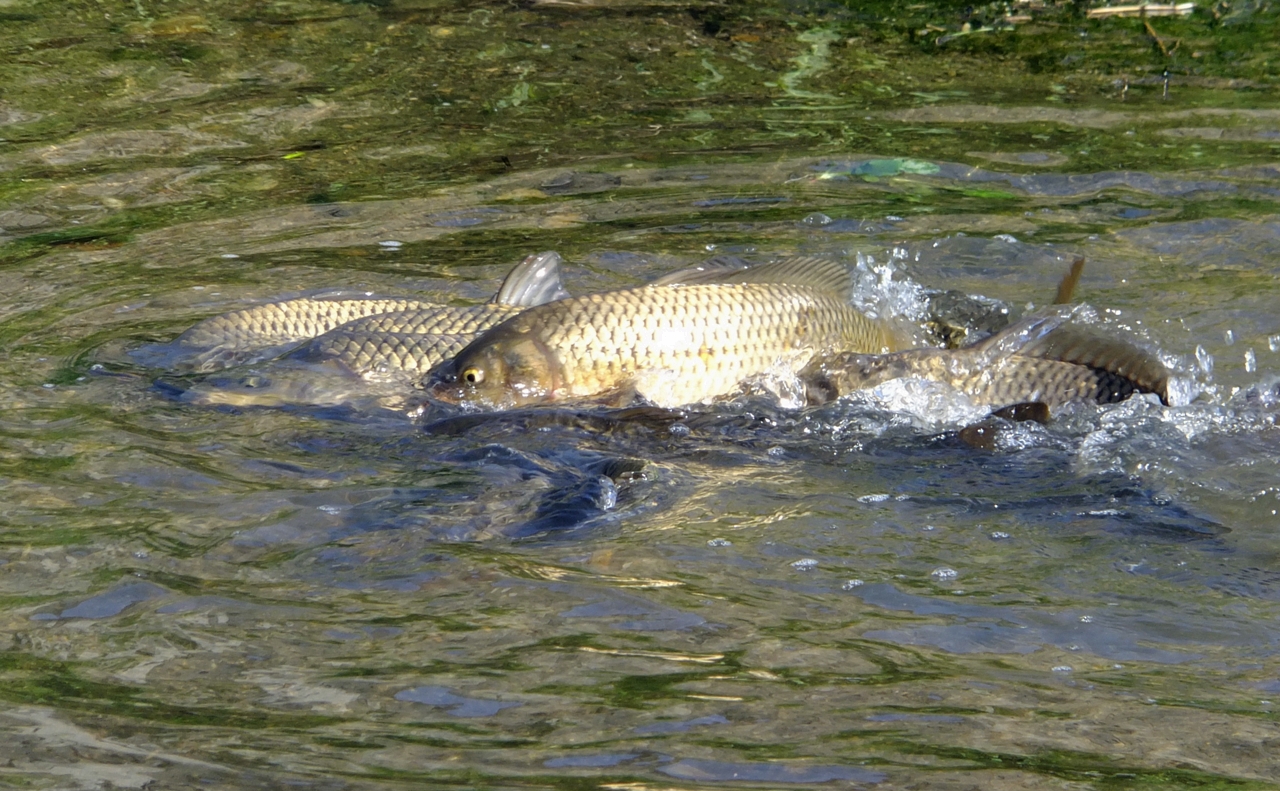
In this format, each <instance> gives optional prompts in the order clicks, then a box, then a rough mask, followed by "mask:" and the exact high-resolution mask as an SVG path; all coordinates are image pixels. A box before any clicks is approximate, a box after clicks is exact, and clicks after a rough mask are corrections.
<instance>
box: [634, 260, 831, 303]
mask: <svg viewBox="0 0 1280 791" xmlns="http://www.w3.org/2000/svg"><path fill="white" fill-rule="evenodd" d="M705 283H775V284H779V285H788V286H808V287H809V288H815V289H818V290H820V291H826V292H829V293H832V294H835V295H837V296H839V297H840V298H842V299H848V298H849V297H850V296H851V295H852V294H853V277H852V276H851V275H850V274H849V267H847V266H845V265H844V263H842V262H841V261H839V260H838V259H835V258H826V257H820V256H798V257H794V258H784V259H782V260H781V261H772V262H770V263H767V264H757V265H756V266H752V267H748V268H746V269H739V268H736V267H733V266H729V265H721V264H716V263H708V264H704V265H703V266H702V267H694V268H692V269H685V270H681V271H680V272H673V273H671V274H670V275H665V276H663V277H660V278H658V279H657V280H655V281H654V282H653V283H651V284H650V285H653V286H688V285H701V284H705Z"/></svg>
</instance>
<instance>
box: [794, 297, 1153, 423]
mask: <svg viewBox="0 0 1280 791" xmlns="http://www.w3.org/2000/svg"><path fill="white" fill-rule="evenodd" d="M1077 312H1078V310H1077V309H1074V308H1067V307H1055V308H1051V309H1049V310H1047V311H1045V312H1042V313H1039V314H1035V315H1032V316H1028V317H1026V318H1024V319H1022V320H1021V321H1019V322H1016V323H1014V324H1012V325H1010V326H1009V327H1007V328H1005V329H1004V330H1002V331H1000V332H999V333H996V334H995V335H992V336H991V337H989V338H986V339H984V340H981V341H979V342H977V343H975V344H972V345H970V346H965V347H962V348H959V349H911V350H909V351H902V352H897V353H895V354H884V355H869V354H850V353H838V354H829V355H824V356H822V357H819V358H816V359H814V360H813V361H812V362H811V363H810V364H809V365H808V366H807V367H806V368H805V369H804V370H803V371H801V373H800V378H801V380H802V381H803V382H804V383H805V386H806V391H807V393H808V397H809V401H810V402H811V403H823V402H825V401H829V400H831V399H833V398H837V397H839V396H843V395H848V394H849V393H852V392H854V391H857V390H864V389H869V388H873V387H876V386H878V385H881V384H883V383H885V382H888V381H890V380H893V379H903V378H913V379H925V380H929V381H934V382H940V383H943V384H946V385H948V386H950V387H952V388H954V389H956V390H958V391H960V392H961V393H963V394H964V395H965V396H967V397H968V398H969V400H970V401H972V402H973V403H974V405H976V406H989V407H991V408H992V409H1000V408H1003V407H1008V406H1012V405H1014V404H1026V403H1040V404H1044V405H1045V406H1047V407H1049V408H1056V407H1059V406H1062V405H1063V404H1066V403H1068V402H1072V401H1082V402H1090V403H1096V404H1111V403H1116V402H1118V401H1123V400H1124V399H1126V398H1128V397H1129V396H1131V395H1133V394H1134V393H1155V394H1156V395H1157V396H1159V398H1160V400H1161V402H1163V403H1165V404H1168V403H1169V370H1168V369H1167V368H1166V367H1165V366H1164V364H1163V363H1161V362H1160V361H1159V360H1158V359H1157V358H1156V357H1155V355H1153V354H1151V353H1150V352H1148V351H1146V350H1144V349H1140V348H1138V347H1137V346H1135V345H1133V344H1132V343H1129V342H1127V341H1124V340H1121V339H1118V338H1109V337H1104V336H1102V335H1099V334H1097V333H1095V332H1092V331H1090V330H1087V329H1085V328H1083V327H1082V326H1080V325H1079V324H1073V323H1071V319H1072V317H1073V316H1074V315H1075V314H1076V313H1077Z"/></svg>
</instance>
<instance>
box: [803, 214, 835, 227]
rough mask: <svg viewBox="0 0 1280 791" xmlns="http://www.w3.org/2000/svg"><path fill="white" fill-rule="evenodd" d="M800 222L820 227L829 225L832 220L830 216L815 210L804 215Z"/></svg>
mask: <svg viewBox="0 0 1280 791" xmlns="http://www.w3.org/2000/svg"><path fill="white" fill-rule="evenodd" d="M800 222H802V223H804V224H805V225H809V226H813V227H818V228H820V227H822V226H824V225H830V224H831V223H832V222H833V221H832V219H831V218H830V217H828V216H827V215H825V214H823V213H822V212H820V211H815V212H813V213H812V214H809V215H808V216H806V217H805V218H804V219H803V220H801V221H800Z"/></svg>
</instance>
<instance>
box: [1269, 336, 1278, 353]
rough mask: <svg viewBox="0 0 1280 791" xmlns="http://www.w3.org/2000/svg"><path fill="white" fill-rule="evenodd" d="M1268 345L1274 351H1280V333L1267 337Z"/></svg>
mask: <svg viewBox="0 0 1280 791" xmlns="http://www.w3.org/2000/svg"><path fill="white" fill-rule="evenodd" d="M1267 347H1268V348H1269V349H1271V351H1273V352H1280V335H1272V336H1271V337H1270V338H1267Z"/></svg>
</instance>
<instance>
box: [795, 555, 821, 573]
mask: <svg viewBox="0 0 1280 791" xmlns="http://www.w3.org/2000/svg"><path fill="white" fill-rule="evenodd" d="M817 567H818V561H816V560H814V559H813V558H800V559H799V560H797V561H796V562H794V563H792V564H791V568H793V569H795V570H796V571H813V570H814V569H816V568H817Z"/></svg>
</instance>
